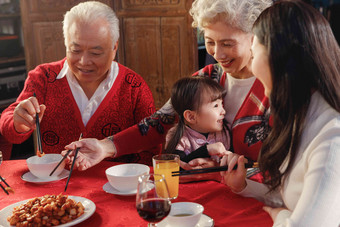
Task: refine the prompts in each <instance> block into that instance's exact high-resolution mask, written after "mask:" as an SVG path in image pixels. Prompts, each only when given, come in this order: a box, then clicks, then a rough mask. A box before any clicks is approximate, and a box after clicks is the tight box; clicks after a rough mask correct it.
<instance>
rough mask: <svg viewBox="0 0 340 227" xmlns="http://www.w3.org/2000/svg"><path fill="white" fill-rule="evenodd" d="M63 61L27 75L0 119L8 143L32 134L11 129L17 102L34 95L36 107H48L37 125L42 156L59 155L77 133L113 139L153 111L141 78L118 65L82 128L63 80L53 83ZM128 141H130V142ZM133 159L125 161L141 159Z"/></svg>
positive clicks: (79, 117)
mask: <svg viewBox="0 0 340 227" xmlns="http://www.w3.org/2000/svg"><path fill="white" fill-rule="evenodd" d="M65 60H66V59H63V60H61V61H58V62H53V63H48V64H42V65H39V66H38V67H36V68H35V69H34V70H32V71H30V72H29V74H28V77H27V79H26V82H25V86H24V89H23V91H22V92H21V94H20V95H19V97H18V99H17V100H16V102H15V103H13V104H12V105H10V106H9V107H8V108H7V109H6V110H4V111H3V113H2V115H1V119H0V132H1V134H2V135H3V136H4V137H5V138H6V139H7V140H8V141H9V142H11V143H22V142H23V141H25V140H26V139H28V138H29V136H30V135H31V133H32V132H33V131H29V132H27V133H24V134H20V133H17V132H16V131H15V129H14V125H13V111H14V108H15V107H16V106H17V105H18V104H19V102H20V101H22V100H25V99H27V98H29V97H31V96H32V95H33V92H35V93H36V96H37V99H38V101H39V103H40V104H45V105H46V107H47V108H46V111H45V113H44V116H43V118H42V120H41V124H40V126H41V136H42V146H43V151H44V152H45V153H60V152H61V151H62V150H64V147H65V145H67V144H69V143H71V142H72V141H75V140H77V139H78V138H79V135H80V133H83V138H86V137H87V138H97V139H103V138H105V137H107V136H110V135H114V134H116V133H117V132H120V131H122V130H124V129H126V128H128V127H130V126H132V125H135V124H137V123H138V122H139V121H140V120H142V119H143V118H144V117H147V116H149V115H150V114H152V113H153V112H154V111H155V106H154V101H153V97H152V93H151V91H150V89H149V87H148V85H147V84H146V83H145V81H144V80H143V78H142V77H141V76H140V75H138V74H137V73H135V72H134V71H132V70H130V69H129V68H127V67H125V66H123V65H121V64H118V66H119V73H118V75H117V77H116V80H115V82H114V84H113V86H112V88H111V89H110V91H109V92H108V93H107V95H106V96H105V98H104V99H103V101H102V103H101V104H100V105H99V106H98V109H97V110H96V112H95V113H94V114H93V116H92V117H91V118H90V120H89V121H88V123H87V125H86V126H84V124H83V122H82V117H81V113H80V111H79V109H78V106H77V103H76V101H75V99H74V98H73V95H72V92H71V89H70V87H69V84H68V82H67V79H66V77H63V78H62V79H56V77H57V75H58V74H59V72H60V70H61V69H62V67H63V64H64V62H65ZM130 139H131V141H133V138H130ZM131 141H130V143H131ZM127 142H128V141H127ZM23 152H24V151H23ZM127 153H129V152H128V151H127ZM120 155H123V153H122V152H121V153H120ZM152 155H153V154H150V155H144V156H145V157H144V158H145V159H147V160H148V159H150V160H151V156H152ZM140 156H141V155H140ZM129 158H130V159H131V158H133V157H131V156H130V157H129ZM133 159H134V160H124V161H134V162H135V161H137V162H138V161H141V160H140V157H134V158H133ZM141 162H143V161H141Z"/></svg>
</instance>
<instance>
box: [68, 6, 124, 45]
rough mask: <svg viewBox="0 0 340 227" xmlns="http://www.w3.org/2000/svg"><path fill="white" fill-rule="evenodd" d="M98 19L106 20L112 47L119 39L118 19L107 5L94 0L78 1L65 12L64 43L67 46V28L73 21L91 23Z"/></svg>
mask: <svg viewBox="0 0 340 227" xmlns="http://www.w3.org/2000/svg"><path fill="white" fill-rule="evenodd" d="M98 19H104V20H106V21H107V23H108V25H109V29H110V35H111V40H112V46H113V47H114V46H115V43H116V42H117V41H118V39H119V20H118V18H117V16H116V14H115V12H114V11H113V10H112V9H111V8H110V7H109V6H107V5H105V4H104V3H101V2H96V1H88V2H82V3H79V4H78V5H76V6H74V7H72V8H71V9H70V10H69V11H67V12H66V14H65V16H64V21H63V33H64V42H65V45H66V46H67V40H68V35H69V34H68V30H69V28H70V26H71V25H72V24H73V23H74V22H76V21H78V22H84V23H92V22H94V21H96V20H98Z"/></svg>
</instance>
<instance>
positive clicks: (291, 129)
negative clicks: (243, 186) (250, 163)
mask: <svg viewBox="0 0 340 227" xmlns="http://www.w3.org/2000/svg"><path fill="white" fill-rule="evenodd" d="M253 32H254V34H255V35H256V37H257V38H258V40H259V42H260V43H261V44H263V45H264V46H265V47H266V48H267V51H268V54H269V64H270V69H271V74H272V83H273V87H272V91H271V94H270V106H271V107H270V108H271V114H272V117H273V128H272V130H271V132H270V134H269V135H268V137H267V138H266V140H265V141H264V143H263V145H262V148H261V152H260V156H259V166H260V169H261V171H262V173H263V174H264V176H265V179H266V181H265V182H266V183H267V184H268V185H269V186H270V188H271V190H274V189H275V188H277V187H278V186H279V185H280V184H281V183H282V181H283V179H284V178H283V176H284V175H286V174H287V173H288V172H289V171H290V170H291V168H292V165H293V163H294V160H295V158H296V153H297V150H298V148H299V144H300V139H301V135H302V132H303V129H304V128H305V125H304V123H305V116H306V113H307V110H308V107H309V103H310V100H311V95H312V93H313V92H314V91H318V92H319V93H320V94H321V95H322V96H323V98H324V99H325V100H326V101H327V103H329V105H331V106H332V107H333V108H334V109H335V110H337V111H338V112H340V89H339V88H340V67H339V63H340V55H339V53H340V51H339V46H338V44H337V41H336V39H335V37H334V35H333V33H332V30H331V28H330V26H329V24H328V22H327V20H326V19H325V18H324V17H323V16H322V15H321V14H320V13H319V12H318V11H317V10H316V9H314V8H313V7H311V6H310V5H308V4H306V3H304V2H302V1H299V0H291V1H289V0H286V1H278V2H276V3H275V4H274V5H273V6H271V7H269V8H268V9H266V10H265V11H263V12H262V14H261V15H260V16H259V18H258V19H257V20H256V22H255V23H254V27H253ZM286 158H288V162H287V167H286V168H285V169H281V171H283V172H280V167H281V166H282V164H283V163H284V160H285V159H286Z"/></svg>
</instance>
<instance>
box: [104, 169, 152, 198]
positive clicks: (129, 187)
mask: <svg viewBox="0 0 340 227" xmlns="http://www.w3.org/2000/svg"><path fill="white" fill-rule="evenodd" d="M149 172H150V167H149V166H147V165H144V164H137V163H134V164H132V163H131V164H121V165H116V166H112V167H110V168H108V169H106V171H105V174H106V177H107V179H108V181H109V183H110V185H111V186H112V187H114V188H115V189H117V190H119V191H121V192H131V191H134V190H137V184H138V177H139V176H141V175H143V174H148V173H149Z"/></svg>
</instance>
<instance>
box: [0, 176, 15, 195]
mask: <svg viewBox="0 0 340 227" xmlns="http://www.w3.org/2000/svg"><path fill="white" fill-rule="evenodd" d="M0 180H1V181H2V182H4V183H5V185H6V186H7V188H5V187H4V186H2V184H1V182H0V187H1V188H2V190H4V192H5V193H6V194H7V195H9V193H8V191H12V192H13V189H12V188H11V186H9V184H7V182H6V181H5V179H4V178H2V177H1V176H0Z"/></svg>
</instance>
